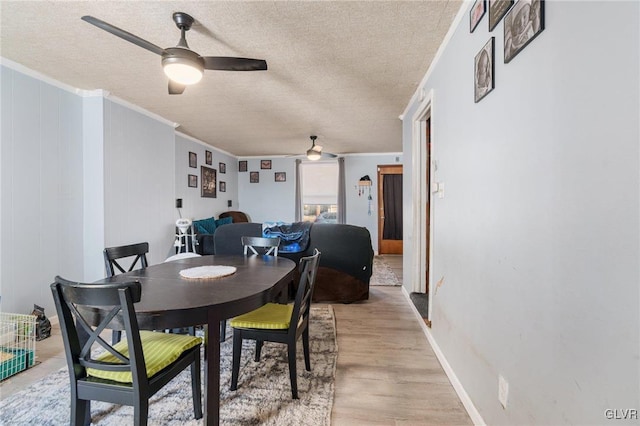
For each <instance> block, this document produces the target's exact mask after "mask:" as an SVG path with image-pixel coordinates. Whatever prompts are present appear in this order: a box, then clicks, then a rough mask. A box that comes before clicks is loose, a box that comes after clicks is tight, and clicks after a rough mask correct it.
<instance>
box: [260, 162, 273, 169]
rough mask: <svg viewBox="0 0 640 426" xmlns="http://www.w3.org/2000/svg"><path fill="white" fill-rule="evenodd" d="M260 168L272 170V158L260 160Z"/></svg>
mask: <svg viewBox="0 0 640 426" xmlns="http://www.w3.org/2000/svg"><path fill="white" fill-rule="evenodd" d="M260 168H261V169H266V170H271V160H260Z"/></svg>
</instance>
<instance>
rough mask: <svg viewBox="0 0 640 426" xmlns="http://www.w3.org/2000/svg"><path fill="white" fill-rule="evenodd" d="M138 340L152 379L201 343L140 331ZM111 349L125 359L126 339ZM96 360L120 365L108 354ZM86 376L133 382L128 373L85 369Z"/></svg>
mask: <svg viewBox="0 0 640 426" xmlns="http://www.w3.org/2000/svg"><path fill="white" fill-rule="evenodd" d="M140 340H141V341H142V353H143V355H144V362H145V365H146V367H147V377H153V375H154V374H156V373H158V372H159V371H161V370H162V369H164V368H165V367H167V366H169V365H170V364H171V363H172V362H174V361H175V360H177V359H178V358H179V357H180V355H182V353H183V352H184V351H186V350H189V349H191V348H193V347H195V346H198V345H199V344H200V343H201V342H202V339H201V338H200V337H194V336H187V335H183V334H168V333H162V332H154V331H141V332H140ZM113 347H114V349H116V350H117V351H118V352H120V353H121V354H123V355H124V356H126V357H127V358H128V357H129V348H128V347H127V342H126V339H123V340H121V341H120V342H118V343H116V344H115V345H113ZM96 360H98V361H103V362H109V363H112V364H119V363H120V360H119V359H118V358H116V357H115V356H113V355H112V354H110V353H109V352H104V353H102V354H100V355H99V356H97V357H96ZM87 375H89V376H92V377H99V378H101V379H107V380H114V381H116V382H121V383H132V382H133V379H132V377H131V372H129V371H122V372H120V371H104V370H97V369H95V368H87Z"/></svg>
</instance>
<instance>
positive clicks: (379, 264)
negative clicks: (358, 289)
mask: <svg viewBox="0 0 640 426" xmlns="http://www.w3.org/2000/svg"><path fill="white" fill-rule="evenodd" d="M369 285H392V286H398V285H402V283H401V282H400V281H399V280H398V277H397V276H396V274H395V273H394V272H393V271H392V270H391V267H390V266H389V265H388V264H387V262H385V261H384V259H383V258H382V257H380V256H374V257H373V273H372V274H371V279H370V280H369Z"/></svg>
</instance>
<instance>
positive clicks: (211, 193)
mask: <svg viewBox="0 0 640 426" xmlns="http://www.w3.org/2000/svg"><path fill="white" fill-rule="evenodd" d="M200 178H201V179H202V185H201V186H200V196H201V197H206V198H216V170H215V169H212V168H210V167H205V166H200Z"/></svg>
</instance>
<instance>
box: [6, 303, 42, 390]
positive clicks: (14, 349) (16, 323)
mask: <svg viewBox="0 0 640 426" xmlns="http://www.w3.org/2000/svg"><path fill="white" fill-rule="evenodd" d="M35 361H36V316H34V315H21V314H9V313H4V312H0V380H4V379H6V378H7V377H11V376H13V375H14V374H17V373H19V372H21V371H22V370H26V369H27V368H29V367H32V366H33V365H34V364H35Z"/></svg>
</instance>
